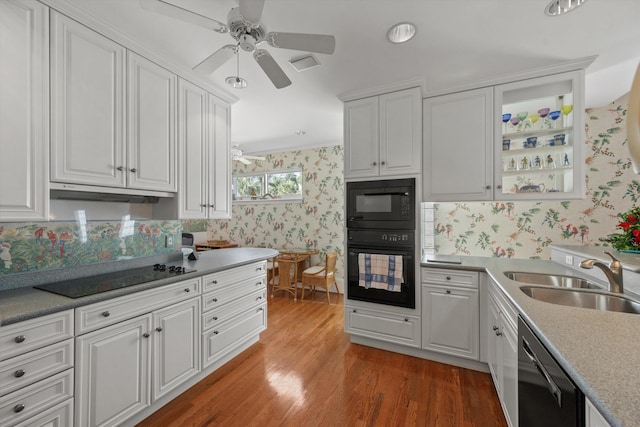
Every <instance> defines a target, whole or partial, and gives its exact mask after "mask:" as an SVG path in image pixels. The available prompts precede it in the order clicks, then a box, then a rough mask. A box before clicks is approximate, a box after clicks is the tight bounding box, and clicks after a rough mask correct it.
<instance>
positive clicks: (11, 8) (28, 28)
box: [0, 0, 49, 222]
mask: <svg viewBox="0 0 640 427" xmlns="http://www.w3.org/2000/svg"><path fill="white" fill-rule="evenodd" d="M48 16H49V9H48V8H47V7H46V6H43V5H42V4H41V3H39V2H37V1H34V0H19V1H18V0H16V1H13V0H6V1H5V0H3V1H1V2H0V58H1V60H0V122H1V123H0V222H1V221H36V220H39V221H42V220H47V219H48V215H49V72H48V71H49V20H48Z"/></svg>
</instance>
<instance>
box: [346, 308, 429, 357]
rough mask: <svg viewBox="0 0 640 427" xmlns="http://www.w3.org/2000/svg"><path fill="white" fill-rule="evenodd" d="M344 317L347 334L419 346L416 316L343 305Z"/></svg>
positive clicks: (418, 326) (417, 319) (418, 329)
mask: <svg viewBox="0 0 640 427" xmlns="http://www.w3.org/2000/svg"><path fill="white" fill-rule="evenodd" d="M344 317H345V326H344V327H345V331H346V332H347V333H348V334H352V335H360V336H363V337H368V338H375V339H378V340H381V341H387V342H391V343H395V344H402V345H406V346H409V347H416V348H420V339H421V336H420V319H419V318H417V317H414V316H408V315H403V314H398V313H388V312H381V311H377V310H367V309H361V308H353V307H348V306H345V312H344Z"/></svg>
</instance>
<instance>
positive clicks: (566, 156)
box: [562, 153, 569, 166]
mask: <svg viewBox="0 0 640 427" xmlns="http://www.w3.org/2000/svg"><path fill="white" fill-rule="evenodd" d="M562 164H563V165H565V166H569V155H568V154H567V153H564V158H563V159H562Z"/></svg>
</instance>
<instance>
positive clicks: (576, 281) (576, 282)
mask: <svg viewBox="0 0 640 427" xmlns="http://www.w3.org/2000/svg"><path fill="white" fill-rule="evenodd" d="M504 275H505V276H507V278H509V279H511V280H515V281H517V282H524V283H531V284H534V285H551V286H557V287H559V288H586V289H602V286H598V285H597V284H596V283H594V282H591V281H589V280H587V279H583V278H582V277H575V276H564V275H560V274H546V273H527V272H524V271H506V272H505V273H504Z"/></svg>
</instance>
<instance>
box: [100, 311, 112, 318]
mask: <svg viewBox="0 0 640 427" xmlns="http://www.w3.org/2000/svg"><path fill="white" fill-rule="evenodd" d="M102 315H103V316H104V317H109V316H111V313H109V312H108V311H103V312H102Z"/></svg>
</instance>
